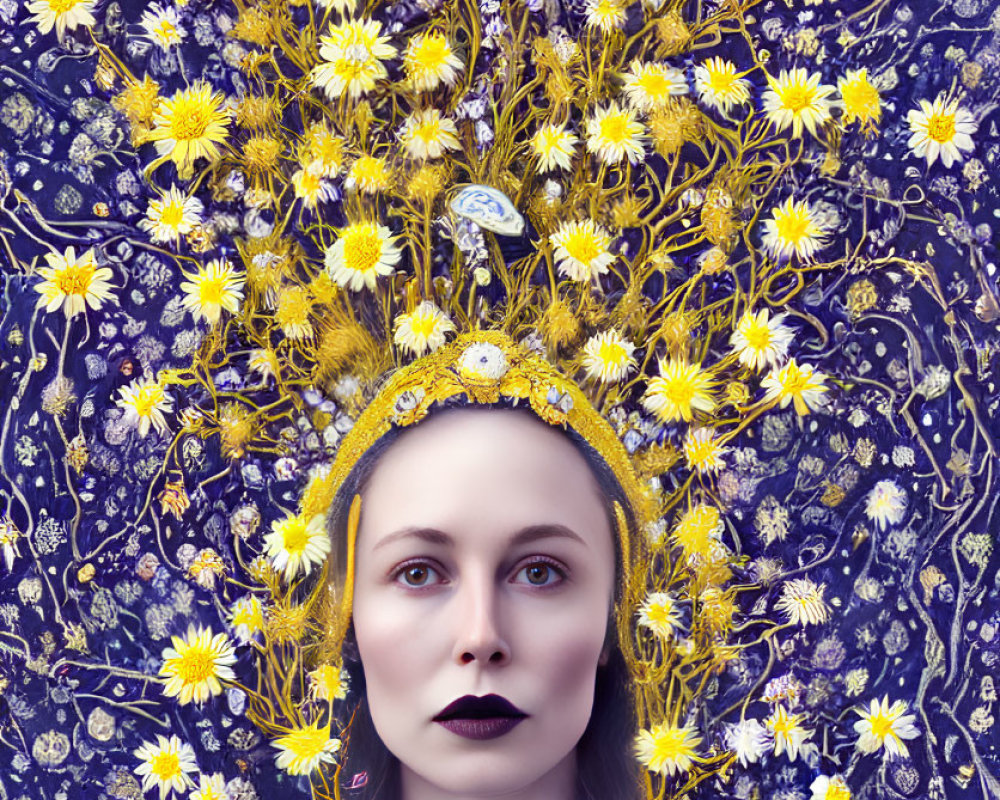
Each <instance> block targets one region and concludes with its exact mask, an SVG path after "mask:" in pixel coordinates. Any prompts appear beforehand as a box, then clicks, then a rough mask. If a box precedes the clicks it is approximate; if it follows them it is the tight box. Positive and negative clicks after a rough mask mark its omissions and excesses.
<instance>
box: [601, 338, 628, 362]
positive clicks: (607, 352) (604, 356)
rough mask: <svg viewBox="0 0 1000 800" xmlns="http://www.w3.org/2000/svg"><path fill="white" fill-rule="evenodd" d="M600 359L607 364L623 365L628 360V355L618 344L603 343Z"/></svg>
mask: <svg viewBox="0 0 1000 800" xmlns="http://www.w3.org/2000/svg"><path fill="white" fill-rule="evenodd" d="M598 358H600V359H601V361H603V362H604V363H605V364H621V363H622V362H624V361H625V360H626V359H627V358H628V353H627V352H625V348H624V347H622V346H621V345H620V344H618V343H617V342H602V343H601V348H600V350H598Z"/></svg>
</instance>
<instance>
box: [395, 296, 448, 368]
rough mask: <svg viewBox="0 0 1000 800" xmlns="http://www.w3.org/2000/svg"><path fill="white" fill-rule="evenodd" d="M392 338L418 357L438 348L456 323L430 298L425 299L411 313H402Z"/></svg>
mask: <svg viewBox="0 0 1000 800" xmlns="http://www.w3.org/2000/svg"><path fill="white" fill-rule="evenodd" d="M394 328H395V332H394V333H393V337H392V340H393V341H394V342H395V343H396V345H397V346H399V347H402V348H403V349H404V350H407V351H409V352H410V353H411V354H412V355H414V356H417V357H418V358H419V357H420V356H422V355H423V354H424V353H427V352H433V351H434V350H437V349H438V348H439V347H440V346H441V345H443V344H444V342H445V334H447V333H449V332H450V331H454V330H455V323H454V322H452V321H451V319H450V318H449V317H448V315H447V314H445V313H444V312H443V311H442V310H441V309H440V308H438V307H437V306H436V305H435V304H434V303H432V302H431V301H430V300H424V301H423V302H422V303H420V305H418V306H417V307H416V308H415V309H414V310H413V311H412V312H411V313H409V314H400V315H399V316H398V317H396V320H395V323H394Z"/></svg>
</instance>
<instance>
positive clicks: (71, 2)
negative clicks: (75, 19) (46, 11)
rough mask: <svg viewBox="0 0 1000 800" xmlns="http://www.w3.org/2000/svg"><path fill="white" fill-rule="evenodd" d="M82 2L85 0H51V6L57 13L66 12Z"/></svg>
mask: <svg viewBox="0 0 1000 800" xmlns="http://www.w3.org/2000/svg"><path fill="white" fill-rule="evenodd" d="M82 2H83V0H49V8H51V9H52V11H53V12H55V13H56V14H65V13H66V12H67V11H70V10H72V9H73V8H75V7H76V6H78V5H80V3H82Z"/></svg>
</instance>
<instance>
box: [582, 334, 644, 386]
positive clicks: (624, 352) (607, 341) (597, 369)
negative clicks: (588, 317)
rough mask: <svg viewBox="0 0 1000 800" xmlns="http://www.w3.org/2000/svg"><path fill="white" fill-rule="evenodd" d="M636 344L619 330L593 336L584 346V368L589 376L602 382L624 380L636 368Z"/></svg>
mask: <svg viewBox="0 0 1000 800" xmlns="http://www.w3.org/2000/svg"><path fill="white" fill-rule="evenodd" d="M634 352H635V345H634V344H632V342H630V341H629V340H628V339H626V338H625V337H624V336H622V335H621V334H620V333H618V331H615V330H610V331H604V332H603V333H599V334H597V335H596V336H591V337H590V339H588V340H587V343H586V344H585V345H584V346H583V368H584V369H585V370H586V371H587V377H588V378H591V379H593V380H598V381H600V382H601V383H617V382H618V381H620V380H624V379H625V378H626V377H627V376H628V374H629V372H631V371H632V370H633V369H635V368H636V366H637V362H636V360H635V358H634V357H633V355H632V353H634Z"/></svg>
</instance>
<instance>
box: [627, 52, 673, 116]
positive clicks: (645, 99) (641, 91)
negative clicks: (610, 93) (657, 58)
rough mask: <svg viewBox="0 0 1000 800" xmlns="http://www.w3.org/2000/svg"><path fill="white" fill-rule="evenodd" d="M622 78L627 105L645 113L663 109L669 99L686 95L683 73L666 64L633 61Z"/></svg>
mask: <svg viewBox="0 0 1000 800" xmlns="http://www.w3.org/2000/svg"><path fill="white" fill-rule="evenodd" d="M622 77H623V78H624V79H625V86H624V90H625V96H626V98H627V99H628V102H629V105H631V106H632V108H634V109H636V110H638V111H643V112H646V113H648V112H650V111H655V110H656V109H659V108H663V107H664V106H665V105H666V104H667V102H668V101H669V100H670V98H671V97H674V96H676V95H680V94H687V93H688V82H687V77H686V76H685V75H684V72H683V71H682V70H679V69H677V67H671V66H668V65H667V64H656V63H653V64H643V63H641V62H639V61H633V62H632V65H631V68H630V71H629V72H626V73H625V74H624V75H623V76H622Z"/></svg>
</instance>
